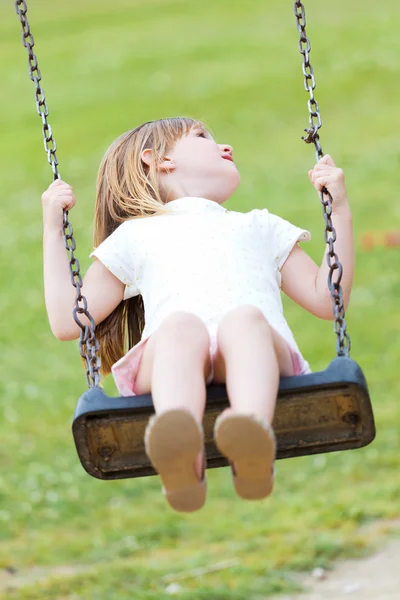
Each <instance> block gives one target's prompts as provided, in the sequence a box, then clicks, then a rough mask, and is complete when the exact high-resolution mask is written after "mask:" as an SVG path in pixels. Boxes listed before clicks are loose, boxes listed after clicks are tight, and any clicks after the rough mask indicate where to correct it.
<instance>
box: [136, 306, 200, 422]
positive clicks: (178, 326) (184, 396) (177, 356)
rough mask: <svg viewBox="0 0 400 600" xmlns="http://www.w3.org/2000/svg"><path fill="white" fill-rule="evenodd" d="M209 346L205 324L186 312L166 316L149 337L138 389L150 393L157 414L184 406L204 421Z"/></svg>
mask: <svg viewBox="0 0 400 600" xmlns="http://www.w3.org/2000/svg"><path fill="white" fill-rule="evenodd" d="M209 346H210V339H209V335H208V331H207V328H206V326H205V325H204V323H203V322H202V321H201V320H200V319H199V318H198V317H196V316H195V315H192V314H190V313H183V312H182V313H174V314H173V315H171V316H170V317H167V319H165V321H164V322H163V323H162V324H161V326H160V328H159V329H158V330H157V332H156V333H155V334H154V335H153V336H152V337H151V338H150V339H149V341H148V343H147V346H146V348H145V350H144V353H143V358H142V361H141V364H140V368H139V372H138V375H137V379H136V388H137V391H138V393H139V394H146V393H150V392H151V394H152V396H153V403H154V407H155V411H156V413H162V412H165V411H166V410H169V409H171V408H182V407H184V408H186V409H188V410H189V411H190V412H192V413H193V415H194V416H195V417H196V419H197V420H198V421H200V422H201V421H202V418H203V413H204V407H205V401H206V385H205V380H206V378H207V375H208V373H209V372H210V368H211V365H210V356H209Z"/></svg>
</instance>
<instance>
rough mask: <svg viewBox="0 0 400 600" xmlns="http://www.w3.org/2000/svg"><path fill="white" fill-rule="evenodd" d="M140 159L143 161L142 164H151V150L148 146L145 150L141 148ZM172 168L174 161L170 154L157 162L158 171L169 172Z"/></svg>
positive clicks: (173, 167)
mask: <svg viewBox="0 0 400 600" xmlns="http://www.w3.org/2000/svg"><path fill="white" fill-rule="evenodd" d="M141 159H142V161H143V162H144V164H145V165H147V166H148V167H149V166H150V165H151V160H152V151H151V149H150V148H147V150H143V152H142V156H141ZM174 169H175V163H174V161H173V160H172V158H171V157H170V156H164V158H163V159H162V160H161V161H160V162H159V164H158V170H159V171H164V172H167V171H168V172H170V171H173V170H174Z"/></svg>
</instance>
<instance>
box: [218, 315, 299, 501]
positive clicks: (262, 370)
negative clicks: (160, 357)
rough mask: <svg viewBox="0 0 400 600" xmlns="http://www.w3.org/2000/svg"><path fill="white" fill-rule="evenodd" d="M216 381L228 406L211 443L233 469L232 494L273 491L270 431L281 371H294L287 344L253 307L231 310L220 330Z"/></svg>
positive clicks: (248, 496) (251, 496)
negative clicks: (223, 386)
mask: <svg viewBox="0 0 400 600" xmlns="http://www.w3.org/2000/svg"><path fill="white" fill-rule="evenodd" d="M218 345H219V354H218V355H217V357H216V360H215V363H214V369H215V381H216V382H223V381H225V382H226V386H227V390H228V396H229V400H230V405H231V408H230V409H227V410H226V411H224V413H223V414H222V415H221V416H220V417H219V418H218V419H217V421H216V424H215V429H214V431H215V441H216V444H217V446H218V448H219V450H220V452H221V453H222V454H224V455H225V456H226V457H227V459H228V460H229V462H230V463H231V465H232V467H233V472H234V485H235V489H236V493H237V494H238V495H239V496H240V497H242V498H245V499H248V500H257V499H262V498H266V497H268V496H269V495H270V494H271V492H272V489H273V483H274V470H273V463H274V459H275V453H276V447H275V437H274V434H273V431H272V429H271V427H270V426H271V423H272V420H273V416H274V410H275V404H276V396H277V391H278V385H279V375H280V373H282V374H285V375H290V374H292V372H293V366H292V360H291V356H290V352H289V349H288V347H287V344H286V342H285V341H284V340H283V339H282V338H281V336H280V335H279V334H278V333H276V332H275V331H274V329H272V328H271V327H270V325H269V323H268V321H267V320H266V319H265V317H264V316H263V314H262V313H261V312H260V311H259V310H258V309H257V308H256V307H254V306H241V307H239V308H237V309H235V310H232V311H230V312H229V313H228V314H227V315H226V316H225V317H224V319H223V320H222V321H221V323H220V326H219V330H218Z"/></svg>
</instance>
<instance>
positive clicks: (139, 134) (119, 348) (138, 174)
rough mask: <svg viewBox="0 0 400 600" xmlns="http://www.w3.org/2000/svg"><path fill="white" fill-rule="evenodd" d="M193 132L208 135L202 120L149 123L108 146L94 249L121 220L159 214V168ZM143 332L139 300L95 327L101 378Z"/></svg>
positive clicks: (162, 200)
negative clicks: (146, 158)
mask: <svg viewBox="0 0 400 600" xmlns="http://www.w3.org/2000/svg"><path fill="white" fill-rule="evenodd" d="M194 127H196V128H197V127H198V128H200V129H202V130H204V131H206V128H205V126H204V125H203V123H201V122H200V121H196V120H194V119H189V118H184V117H177V118H172V119H160V120H159V121H149V122H147V123H144V124H143V125H140V126H139V127H136V129H132V130H131V131H128V132H126V133H123V134H122V135H121V136H120V137H119V138H117V139H116V140H115V142H114V143H113V144H111V146H110V147H109V149H108V150H107V152H106V154H105V156H104V158H103V160H102V162H101V165H100V168H99V172H98V176H97V191H96V207H95V223H94V246H95V247H97V246H98V245H99V244H100V243H101V242H102V241H103V240H105V238H106V237H108V236H109V235H110V234H111V233H112V232H113V231H114V230H115V229H116V228H117V227H118V226H119V225H120V224H121V223H122V222H123V221H126V220H128V219H133V218H135V217H147V216H153V215H157V214H161V213H163V207H164V205H165V204H166V202H167V198H166V197H165V193H164V192H163V190H162V189H161V188H160V185H159V178H158V163H159V161H160V160H162V159H163V157H164V156H166V154H167V153H168V152H170V151H171V150H172V148H173V146H174V144H175V143H176V142H177V140H179V139H180V138H182V137H183V136H184V135H187V134H188V133H189V132H190V131H191V129H193V128H194ZM147 149H151V150H152V152H151V164H150V166H148V165H147V164H145V163H144V162H143V161H142V158H141V156H142V152H143V150H147ZM143 327H144V306H143V299H142V296H135V297H133V298H130V299H129V300H125V301H122V302H121V303H120V304H119V305H118V306H117V308H116V309H115V310H114V311H113V312H112V313H111V314H110V315H109V316H108V317H107V318H106V319H104V321H102V322H101V323H99V324H98V325H97V326H96V337H97V339H98V340H99V343H100V350H99V352H100V358H101V362H102V368H101V372H102V374H103V375H107V374H108V373H110V371H111V366H112V365H113V364H114V363H115V362H116V361H117V360H119V359H120V358H121V357H122V356H123V355H124V354H125V353H126V351H127V349H128V348H132V346H134V345H135V344H136V343H137V342H139V340H140V338H141V335H142V331H143Z"/></svg>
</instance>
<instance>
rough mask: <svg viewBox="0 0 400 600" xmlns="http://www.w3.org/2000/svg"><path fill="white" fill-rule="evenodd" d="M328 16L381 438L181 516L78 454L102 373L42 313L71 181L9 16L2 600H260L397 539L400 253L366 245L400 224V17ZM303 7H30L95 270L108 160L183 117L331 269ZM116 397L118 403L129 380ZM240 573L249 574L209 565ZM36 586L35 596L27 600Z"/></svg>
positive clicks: (358, 297) (328, 104)
mask: <svg viewBox="0 0 400 600" xmlns="http://www.w3.org/2000/svg"><path fill="white" fill-rule="evenodd" d="M307 9H308V10H307V17H308V28H307V30H308V34H309V36H310V37H311V42H312V53H311V62H312V64H313V66H314V69H315V73H316V79H317V88H316V91H315V95H316V98H317V100H318V102H319V105H320V109H321V113H322V118H323V128H322V130H321V140H322V146H323V149H324V151H325V152H329V153H330V154H331V155H332V156H333V158H334V159H335V161H336V163H337V164H338V166H341V167H343V169H344V170H345V174H346V180H347V186H348V193H349V199H350V203H351V206H352V211H353V216H354V229H355V239H356V253H357V256H356V261H357V263H356V277H355V283H354V288H353V295H352V302H351V306H350V308H349V310H348V314H347V322H348V329H349V333H350V335H351V338H352V344H353V346H352V348H353V350H352V356H353V358H355V359H356V360H357V361H358V362H359V364H360V365H361V366H362V368H363V369H364V372H365V374H366V377H367V380H368V383H369V386H370V392H371V397H372V400H373V404H374V410H375V415H376V423H377V438H376V441H374V443H373V444H372V445H371V446H369V447H367V448H365V449H362V450H358V451H353V452H346V453H337V454H331V455H320V456H315V457H309V458H300V459H293V460H288V461H281V462H280V463H279V465H278V477H277V484H276V491H275V493H274V495H273V497H272V498H271V499H270V500H268V501H267V502H263V503H255V504H254V503H246V502H243V501H241V500H239V499H238V498H237V497H236V496H235V495H234V492H233V488H232V482H231V475H230V471H229V470H228V469H219V470H213V471H210V472H209V497H208V502H207V505H206V507H205V508H204V509H203V510H202V511H200V512H199V513H197V514H194V515H192V516H185V515H184V516H181V515H178V514H175V513H173V512H172V511H171V510H170V509H169V508H168V507H167V505H166V503H165V501H164V499H163V497H162V494H161V492H160V485H159V481H158V480H157V478H149V479H140V480H130V481H119V482H114V483H111V482H102V481H98V480H95V479H92V478H90V477H89V476H88V475H87V474H86V473H85V472H84V471H83V469H82V468H81V466H80V463H79V461H78V458H77V455H76V451H75V448H74V446H73V440H72V435H71V418H72V413H73V410H74V406H75V403H76V401H77V399H78V397H79V396H80V395H81V393H82V392H83V391H84V389H85V385H86V384H85V377H84V373H83V370H82V368H81V364H80V359H79V354H78V351H77V347H76V344H75V343H61V342H58V341H57V340H56V339H54V338H53V337H52V335H51V332H50V330H49V327H48V323H47V318H46V313H45V307H44V301H43V289H42V288H43V283H42V257H41V235H42V222H41V203H40V197H41V194H42V192H43V191H44V190H45V189H46V188H47V186H48V185H49V184H50V182H51V180H52V173H51V169H50V167H49V165H48V164H47V157H46V155H45V153H44V151H43V143H42V137H41V122H40V119H39V118H38V116H37V115H36V112H35V105H34V86H33V84H32V82H31V81H30V80H29V77H28V74H27V55H26V51H25V49H24V48H23V46H22V44H21V40H20V35H21V34H20V26H19V22H18V18H17V15H16V14H15V12H14V8H13V2H11V1H10V2H5V1H3V2H1V3H0V53H1V63H2V68H1V79H2V83H1V91H0V94H1V107H2V110H1V111H0V132H1V144H0V190H1V192H0V193H1V209H0V210H1V236H0V244H1V283H2V285H1V295H0V306H1V329H0V342H1V361H0V390H1V391H0V415H1V423H0V440H1V445H0V464H1V473H0V572H1V576H0V596H1V594H2V593H3V597H4V598H22V599H28V598H29V599H39V598H40V599H41V600H43V599H55V598H57V599H63V600H64V599H65V600H66V599H68V600H81V599H85V600H86V599H96V600H105V599H107V600H108V599H111V600H120V599H125V598H135V599H138V600H144V599H146V600H150V599H151V600H153V599H154V600H155V599H157V600H159V599H162V598H169V597H170V594H169V593H168V592H171V591H173V589H172V588H171V587H168V586H169V585H170V582H171V581H175V580H176V581H178V580H179V586H180V587H179V588H175V589H176V595H177V596H178V597H179V598H190V599H191V600H200V599H207V600H208V599H213V600H214V599H216V600H218V599H221V600H222V599H223V600H225V599H227V600H243V599H248V600H261V599H264V598H267V597H268V596H269V595H270V594H273V593H279V592H288V591H290V590H292V589H295V588H296V578H295V577H294V575H293V573H294V572H295V571H298V570H308V569H311V568H313V567H316V566H327V565H329V564H330V563H331V561H332V559H334V558H337V557H343V556H349V555H356V554H360V553H363V552H365V551H367V550H368V549H369V548H371V547H372V546H373V545H374V544H375V543H376V541H377V535H378V534H377V532H379V535H380V534H381V533H382V527H375V528H372V529H371V528H370V527H367V526H368V525H369V524H370V523H374V522H380V521H381V520H385V521H384V522H387V521H390V520H391V519H393V518H395V517H398V516H399V514H400V507H399V489H400V443H399V429H400V416H399V406H400V384H399V379H398V373H399V362H400V341H399V334H400V316H399V309H398V303H399V295H400V277H399V264H400V260H399V259H400V247H394V248H385V247H377V248H375V249H373V250H370V251H366V250H365V249H364V248H363V245H362V243H361V239H362V236H363V235H364V234H365V233H366V232H373V235H374V236H377V237H378V238H379V235H380V233H381V232H384V231H386V230H396V228H397V230H398V229H399V228H400V203H399V199H398V193H399V192H398V190H399V186H400V169H399V166H400V136H399V108H398V107H399V98H400V67H399V56H400V41H399V35H398V32H399V28H400V7H399V4H398V2H396V0H387V1H386V2H380V3H377V2H373V1H372V0H364V1H363V2H362V5H361V3H357V2H349V1H347V0H337V1H336V2H334V3H327V2H321V1H317V0H309V1H308V2H307ZM292 11H293V3H292V2H289V1H287V2H286V1H285V2H282V0H279V1H278V0H273V1H272V0H271V1H269V2H265V1H262V0H253V1H252V2H251V3H247V2H232V1H229V2H228V1H227V0H219V1H215V0H214V1H212V0H204V1H203V2H199V3H195V2H187V1H186V2H184V1H183V0H175V1H173V0H151V1H150V0H148V1H147V2H146V1H144V0H114V1H113V2H104V1H97V2H95V1H94V0H83V1H80V2H79V1H78V0H70V1H69V2H68V3H66V2H62V1H61V0H55V1H53V2H45V1H40V0H36V2H33V1H32V2H31V7H30V11H29V13H28V16H29V18H30V22H31V27H32V30H33V34H34V37H35V41H36V45H35V49H36V51H37V54H38V58H39V66H40V69H41V71H42V75H43V82H42V83H43V88H44V90H45V93H46V97H47V100H48V104H49V108H50V123H51V125H52V127H53V131H54V134H55V138H56V141H57V144H58V157H59V160H60V173H61V176H62V177H63V179H64V180H66V181H68V182H69V183H70V184H71V185H73V186H74V189H75V192H76V196H77V206H76V208H75V209H74V210H73V212H72V213H71V220H72V222H73V225H74V231H75V234H76V238H77V241H78V256H79V258H80V261H81V265H82V266H83V268H84V269H85V268H86V267H87V266H88V264H89V259H88V255H89V252H90V250H91V248H92V221H93V206H94V197H95V178H96V172H97V168H98V165H99V162H100V160H101V157H102V155H103V153H104V151H105V150H106V148H107V147H108V145H109V144H110V142H111V141H112V140H113V139H114V138H115V137H117V136H118V135H119V134H120V133H122V132H123V131H125V130H127V129H130V128H132V127H135V126H136V125H138V124H140V123H141V122H143V121H145V120H149V119H157V118H161V117H165V116H177V115H188V116H194V117H196V118H200V119H203V120H204V121H205V122H206V123H207V124H208V125H209V126H210V127H211V129H212V130H213V132H214V135H215V137H216V139H217V141H218V142H220V143H229V144H232V145H233V147H234V151H235V156H236V161H237V164H238V166H239V168H240V171H241V174H242V183H241V186H240V188H239V190H238V191H237V192H236V193H235V195H234V197H233V198H232V199H231V200H230V201H229V204H228V206H229V207H230V208H233V209H236V210H249V209H251V208H262V207H268V208H269V209H270V210H271V211H272V212H275V213H277V214H279V215H281V216H282V217H284V218H287V219H289V220H291V221H292V222H294V223H296V224H298V225H300V226H302V227H305V228H307V229H309V230H311V232H312V235H313V240H312V242H311V243H310V244H309V245H308V246H307V248H308V250H309V252H310V254H311V256H312V257H313V258H314V259H315V260H316V261H318V262H319V261H320V259H321V257H322V253H323V251H324V243H323V220H322V217H321V208H320V204H319V199H318V196H317V194H316V193H315V191H314V190H313V188H312V187H311V185H310V183H309V181H308V177H307V171H308V169H310V168H311V167H312V166H313V164H314V152H313V148H312V147H311V146H306V145H305V144H304V143H303V142H302V141H301V139H300V137H301V135H302V132H303V128H304V127H306V126H307V124H308V115H307V99H308V95H307V94H306V92H305V91H304V88H303V77H302V73H301V57H300V54H299V53H298V49H297V40H298V34H297V30H296V24H295V18H294V16H293V12H292ZM285 310H286V315H287V319H288V321H289V324H290V325H291V327H292V329H293V331H294V333H295V336H296V338H297V340H298V343H299V345H300V347H301V349H302V351H303V353H304V354H305V356H306V357H307V358H308V360H309V362H310V363H311V366H312V368H313V370H318V369H322V368H325V367H326V366H327V364H328V362H329V361H330V360H331V358H333V356H334V352H335V339H334V334H333V332H332V323H327V322H320V321H317V320H316V319H315V318H314V317H311V316H310V315H308V314H306V313H305V312H304V311H302V310H301V309H299V308H298V307H296V306H294V305H293V304H292V303H290V302H287V301H285ZM106 387H107V390H108V391H109V392H111V393H114V387H113V383H112V381H108V382H107V385H106ZM386 530H387V532H389V531H390V526H388V527H387V528H385V531H386ZM221 561H231V562H227V563H226V566H229V565H230V567H229V568H226V569H223V570H218V571H216V572H214V573H213V572H210V573H208V574H206V575H202V576H199V573H198V572H197V571H196V570H195V569H197V568H203V567H204V568H206V569H207V568H208V567H209V566H210V565H213V564H216V563H220V562H221ZM66 567H68V568H69V569H70V570H65V568H66ZM35 569H42V571H37V570H35ZM63 569H64V570H63ZM15 571H16V574H14V575H12V574H11V572H15ZM37 572H42V573H43V574H44V575H43V577H44V578H45V581H44V582H42V583H41V584H40V585H39V584H38V583H36V582H35V581H34V580H33V576H34V574H35V573H37ZM180 572H184V573H185V574H186V577H185V578H183V579H182V580H180V579H179V577H178V575H176V573H180ZM30 574H31V575H32V581H31V582H30V583H29V581H30V580H29V576H30ZM19 575H21V577H22V578H24V577H25V579H26V581H25V585H24V586H23V587H21V588H18V589H16V587H15V586H16V584H15V583H13V582H15V581H16V578H17V577H18V576H19ZM13 586H14V587H13Z"/></svg>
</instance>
